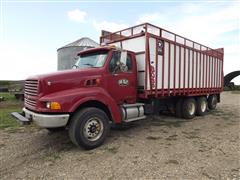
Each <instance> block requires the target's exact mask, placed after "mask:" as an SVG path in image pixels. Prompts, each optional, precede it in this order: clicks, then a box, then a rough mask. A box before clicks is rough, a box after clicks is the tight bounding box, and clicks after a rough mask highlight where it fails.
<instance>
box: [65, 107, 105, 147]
mask: <svg viewBox="0 0 240 180" xmlns="http://www.w3.org/2000/svg"><path fill="white" fill-rule="evenodd" d="M108 132H109V118H108V116H107V115H106V113H105V112H104V111H102V110H100V109H98V108H94V107H90V108H85V109H82V110H80V111H78V112H77V113H76V114H75V115H73V117H72V119H71V123H70V127H69V137H70V139H71V141H72V142H73V143H74V144H75V145H77V146H81V147H83V148H85V149H93V148H96V147H98V146H100V145H101V144H102V143H103V142H104V140H105V139H106V137H107V134H108Z"/></svg>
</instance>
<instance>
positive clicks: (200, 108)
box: [196, 96, 208, 116]
mask: <svg viewBox="0 0 240 180" xmlns="http://www.w3.org/2000/svg"><path fill="white" fill-rule="evenodd" d="M207 106H208V102H207V98H206V97H203V96H202V97H198V98H197V110H196V115H198V116H203V115H205V114H206V112H207Z"/></svg>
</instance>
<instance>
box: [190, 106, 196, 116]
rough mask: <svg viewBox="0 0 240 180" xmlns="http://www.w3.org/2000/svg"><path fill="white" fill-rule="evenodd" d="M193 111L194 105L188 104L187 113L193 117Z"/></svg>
mask: <svg viewBox="0 0 240 180" xmlns="http://www.w3.org/2000/svg"><path fill="white" fill-rule="evenodd" d="M195 109H196V107H195V104H194V103H189V104H188V112H189V114H190V115H194V113H195Z"/></svg>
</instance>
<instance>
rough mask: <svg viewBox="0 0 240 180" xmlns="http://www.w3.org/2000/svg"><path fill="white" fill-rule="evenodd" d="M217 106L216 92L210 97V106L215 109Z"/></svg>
mask: <svg viewBox="0 0 240 180" xmlns="http://www.w3.org/2000/svg"><path fill="white" fill-rule="evenodd" d="M216 107H217V96H216V95H215V94H213V95H210V96H209V97H208V108H209V109H210V110H214V109H216Z"/></svg>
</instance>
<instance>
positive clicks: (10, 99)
mask: <svg viewBox="0 0 240 180" xmlns="http://www.w3.org/2000/svg"><path fill="white" fill-rule="evenodd" d="M0 96H2V97H4V99H5V101H2V102H0V130H1V129H8V130H15V129H18V128H19V127H21V125H20V124H19V123H18V122H17V121H16V120H15V119H14V118H13V117H12V116H11V112H21V110H22V102H20V101H18V100H16V99H15V97H14V95H12V94H10V93H0Z"/></svg>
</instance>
